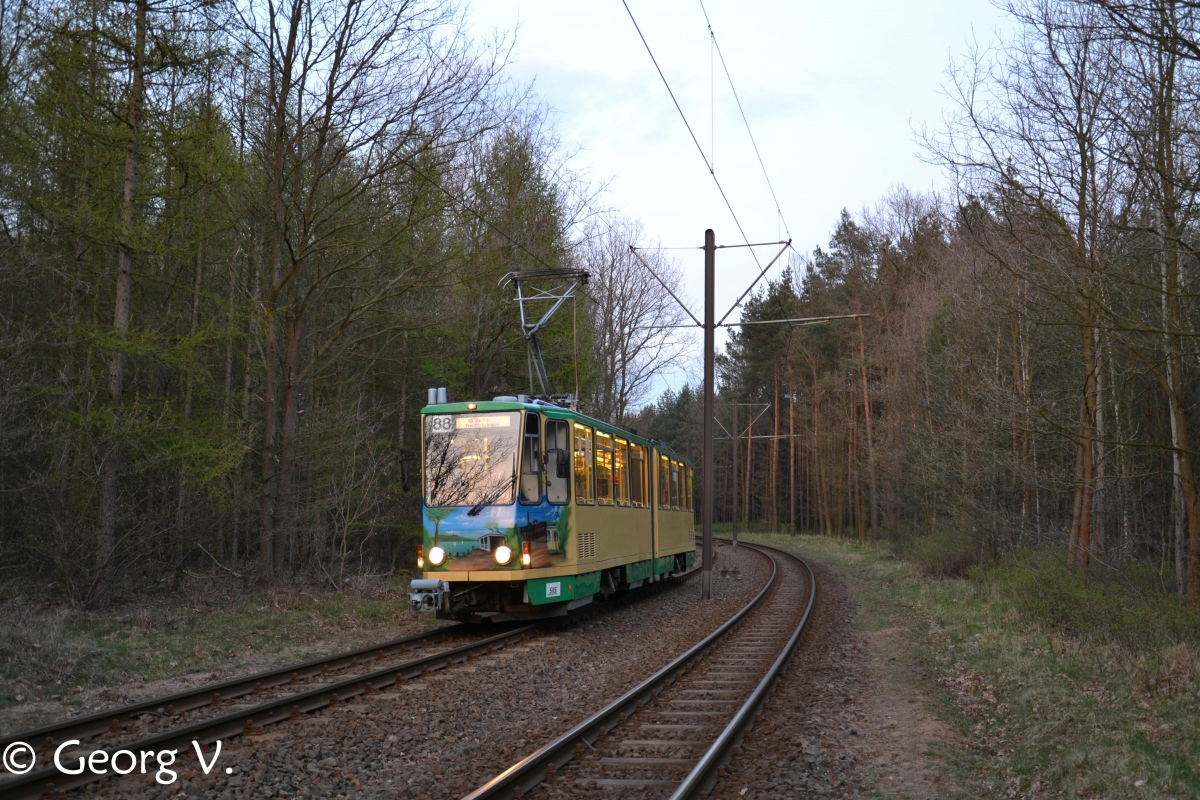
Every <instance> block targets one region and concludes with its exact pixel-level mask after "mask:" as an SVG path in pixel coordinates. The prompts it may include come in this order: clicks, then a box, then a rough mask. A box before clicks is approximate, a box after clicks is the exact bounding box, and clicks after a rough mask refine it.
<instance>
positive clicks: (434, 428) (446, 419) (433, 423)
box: [429, 414, 454, 433]
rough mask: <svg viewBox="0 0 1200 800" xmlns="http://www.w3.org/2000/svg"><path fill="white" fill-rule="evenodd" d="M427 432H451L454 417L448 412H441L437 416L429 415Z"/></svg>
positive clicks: (452, 430)
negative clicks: (441, 413)
mask: <svg viewBox="0 0 1200 800" xmlns="http://www.w3.org/2000/svg"><path fill="white" fill-rule="evenodd" d="M429 432H430V433H453V432H454V417H452V416H450V415H449V414H443V415H440V416H437V417H429Z"/></svg>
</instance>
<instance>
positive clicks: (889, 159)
mask: <svg viewBox="0 0 1200 800" xmlns="http://www.w3.org/2000/svg"><path fill="white" fill-rule="evenodd" d="M626 2H628V7H629V9H630V11H632V14H633V17H634V18H635V19H636V20H637V25H638V26H639V27H640V28H641V32H642V34H643V35H644V36H645V38H646V41H647V42H648V43H649V46H650V49H651V50H652V51H653V53H654V56H655V58H656V59H657V61H658V65H659V66H660V67H661V69H662V71H663V73H664V75H665V76H666V79H667V81H668V82H669V84H670V86H671V89H672V91H673V92H674V94H675V97H676V99H677V100H678V102H679V105H680V106H681V108H682V109H683V112H684V115H686V117H687V120H688V122H689V123H690V125H691V128H692V131H693V132H694V133H695V136H696V139H697V140H698V141H699V143H700V145H701V149H703V151H704V155H705V157H707V158H708V159H709V160H710V161H711V163H712V164H713V165H714V168H715V174H716V178H717V179H718V180H719V181H720V183H721V186H722V187H723V188H724V190H725V193H726V196H727V197H728V198H729V202H730V205H731V206H732V208H733V212H734V213H735V214H736V216H737V219H738V220H739V221H740V222H741V226H742V229H743V230H744V232H745V236H746V237H747V238H748V239H749V240H750V241H751V242H771V241H777V240H783V239H787V238H788V235H789V233H790V236H791V238H792V239H793V246H794V247H795V249H796V250H797V251H799V252H801V253H807V252H810V251H811V250H812V249H813V247H815V246H817V245H824V244H825V243H826V242H827V241H828V239H829V235H830V234H831V233H832V230H833V226H834V224H835V223H836V221H837V218H838V215H839V214H840V213H841V210H842V209H848V210H849V211H851V212H852V213H853V212H858V211H861V210H863V209H864V208H867V207H870V206H874V205H876V204H877V203H878V202H879V201H880V200H881V199H882V198H883V197H884V196H885V195H886V194H887V193H888V192H889V191H890V190H891V189H893V188H895V187H897V186H901V185H903V186H907V187H908V188H910V189H913V190H916V191H932V190H938V189H941V188H944V187H945V186H946V179H945V177H944V175H943V174H942V172H941V170H940V169H939V168H938V167H936V166H934V165H931V164H929V163H926V162H925V161H923V160H922V150H921V147H920V145H919V134H920V132H921V131H922V130H923V129H926V128H930V129H936V128H937V127H938V126H939V125H940V123H941V120H942V118H943V115H944V114H945V113H946V112H947V111H948V110H949V108H950V102H949V100H948V99H947V98H946V97H945V95H944V93H943V89H942V87H943V85H944V83H945V82H946V70H947V67H948V65H949V64H950V61H951V59H952V58H957V57H960V56H961V55H962V54H963V53H964V52H965V51H966V49H967V47H968V45H969V43H970V41H972V40H977V41H978V42H980V43H981V44H987V43H989V42H992V41H994V40H995V39H996V37H997V36H998V35H1000V33H1001V32H1002V31H1003V30H1004V29H1005V26H1006V25H1007V22H1006V20H1005V19H1004V16H1003V13H1002V12H1001V11H1000V10H998V9H997V8H996V7H995V6H994V5H992V3H991V2H989V0H907V1H906V2H896V0H842V2H829V0H819V1H818V0H792V2H787V1H786V0H758V2H733V0H704V5H703V9H706V10H707V12H708V19H709V21H710V22H711V24H712V30H713V33H714V34H715V36H716V42H717V44H718V45H719V47H720V50H721V53H722V54H723V55H724V58H725V63H726V65H727V66H728V68H729V72H730V74H731V76H732V79H733V86H734V87H735V88H736V90H737V94H738V97H740V99H741V106H742V109H743V110H744V111H745V115H746V118H747V119H748V120H749V126H750V131H751V132H752V133H753V135H754V139H755V141H756V142H757V144H758V151H759V153H761V156H762V160H763V163H764V164H765V167H766V173H767V176H768V177H769V178H770V183H771V185H772V186H773V187H774V195H775V197H777V198H778V206H777V205H776V202H775V199H774V198H773V197H772V193H771V190H770V188H769V187H768V183H767V180H766V178H764V175H763V169H762V167H760V166H759V163H758V160H757V158H756V157H755V152H754V147H753V146H752V144H751V141H750V138H749V136H748V135H747V132H746V127H745V123H744V122H743V121H742V116H741V113H740V112H739V110H738V106H737V103H736V102H735V100H734V96H733V93H732V91H731V89H730V86H729V82H728V81H727V79H726V77H725V74H724V72H723V70H722V67H721V63H720V61H719V60H718V59H717V56H716V54H715V51H714V50H713V48H712V46H711V41H710V37H709V31H708V27H707V25H706V22H705V15H704V10H703V9H702V6H701V0H654V1H653V2H651V1H650V0H626ZM469 21H470V24H471V26H472V28H473V29H474V32H475V33H476V34H477V35H479V36H486V35H489V34H491V33H492V32H496V31H498V32H501V33H504V32H509V33H512V32H514V31H515V41H516V45H515V50H514V53H513V63H512V65H511V67H510V68H509V75H510V76H511V77H512V78H513V79H515V80H517V81H521V82H527V83H532V84H533V86H534V90H535V91H536V93H537V95H538V96H539V97H540V98H541V100H542V101H543V102H544V103H545V104H547V106H548V107H549V108H550V109H551V122H552V124H553V125H554V127H555V129H556V130H557V132H558V134H559V136H560V137H561V139H562V142H563V145H564V147H565V148H567V149H568V150H570V151H572V152H574V156H573V157H572V160H571V166H572V167H573V169H575V170H576V171H577V172H580V173H582V174H584V175H586V176H587V178H588V179H590V180H591V181H592V182H594V183H597V184H599V183H603V182H607V183H608V189H607V191H606V192H605V194H604V195H603V196H602V203H603V204H604V205H605V206H607V207H609V208H611V209H613V210H615V211H617V212H619V213H620V214H622V215H624V216H627V217H631V218H636V219H639V220H640V221H641V222H642V225H643V229H644V230H645V232H646V235H647V241H646V242H644V244H645V245H646V246H655V245H662V246H673V247H681V246H682V247H692V246H694V247H699V246H701V245H702V244H703V241H704V230H705V229H706V228H712V229H713V230H714V231H715V233H716V241H717V244H718V245H721V244H726V245H734V244H741V243H743V242H744V239H743V236H742V233H741V232H739V230H738V226H737V224H736V223H735V221H734V218H733V216H731V214H730V211H729V209H727V208H726V206H725V203H724V201H723V200H722V199H721V195H720V193H719V192H718V189H717V186H716V184H715V183H714V181H713V177H712V176H711V175H710V174H709V171H708V168H707V166H705V160H704V158H702V157H701V154H700V151H699V150H698V149H697V147H696V145H695V144H694V143H693V141H692V137H691V136H690V135H689V133H688V129H687V127H685V125H684V123H683V121H682V119H681V118H680V114H679V112H678V111H677V110H676V109H675V106H674V104H673V103H672V100H671V97H670V95H669V94H668V93H667V89H666V88H665V87H664V85H663V81H662V79H660V78H659V76H658V74H657V72H656V70H655V67H654V64H653V62H652V61H651V59H650V56H649V55H648V54H647V52H646V48H645V46H644V45H643V44H642V41H641V39H640V38H639V36H638V32H637V29H635V27H634V23H633V22H632V21H631V20H630V15H629V13H627V12H626V8H625V6H624V5H623V4H622V2H621V0H592V1H591V2H564V0H474V2H472V3H471V4H470V10H469ZM777 212H779V213H777ZM777 251H778V248H771V247H763V248H757V249H756V252H757V255H758V257H759V258H760V259H761V263H762V264H763V265H765V264H766V263H767V262H768V261H769V260H770V258H771V257H772V256H773V255H774V254H775V253H776V252H777ZM671 255H673V256H675V257H676V259H677V262H678V264H679V266H680V268H681V269H682V271H683V273H684V281H685V286H686V288H687V293H688V300H689V305H690V307H691V309H692V311H693V312H694V313H695V314H696V315H697V316H701V314H702V311H703V270H704V264H703V254H702V253H701V252H699V251H698V250H697V251H686V250H683V251H678V252H673V253H672V254H671ZM786 261H787V256H786V255H785V256H784V258H781V259H780V260H779V262H777V265H776V267H775V268H773V269H772V270H771V271H770V272H769V273H768V277H777V276H778V274H779V269H780V268H781V267H782V265H783V264H784V263H785V262H786ZM716 272H717V277H716V281H717V284H716V285H717V292H716V295H717V298H718V301H717V317H718V318H720V317H721V316H722V315H723V314H724V313H725V311H726V309H728V308H729V307H730V306H732V305H733V303H734V301H735V300H736V299H737V297H738V296H739V295H741V294H742V292H743V291H744V290H745V289H746V287H747V286H749V284H750V282H751V281H753V280H754V277H755V276H756V275H757V273H758V267H757V266H756V265H755V262H754V260H753V256H752V255H751V253H750V252H749V251H748V250H747V249H744V248H743V249H736V250H725V251H718V253H717V261H716ZM736 318H737V314H736V313H735V314H734V315H733V316H732V317H731V319H736ZM720 341H721V337H718V343H719V342H720ZM695 349H696V352H697V361H696V363H693V364H691V365H690V368H691V371H692V373H691V378H692V379H693V380H695V379H696V378H697V377H699V376H698V375H697V374H696V371H697V369H698V358H699V347H698V346H697V348H695ZM686 379H687V376H686V375H685V373H684V372H683V371H680V372H678V373H677V374H675V375H666V374H664V375H663V376H662V378H661V380H660V385H659V386H658V387H656V389H657V391H661V389H662V388H664V387H666V386H670V387H672V388H678V387H679V386H680V385H681V384H682V382H683V381H684V380H686Z"/></svg>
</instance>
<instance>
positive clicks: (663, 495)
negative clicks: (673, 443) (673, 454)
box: [658, 453, 671, 508]
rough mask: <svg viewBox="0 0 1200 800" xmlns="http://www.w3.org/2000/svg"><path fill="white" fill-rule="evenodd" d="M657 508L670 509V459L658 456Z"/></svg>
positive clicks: (661, 455)
mask: <svg viewBox="0 0 1200 800" xmlns="http://www.w3.org/2000/svg"><path fill="white" fill-rule="evenodd" d="M658 507H659V508H670V507H671V459H669V458H667V457H666V456H664V455H663V454H662V453H659V455H658Z"/></svg>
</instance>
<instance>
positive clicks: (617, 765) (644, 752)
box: [464, 544, 817, 800]
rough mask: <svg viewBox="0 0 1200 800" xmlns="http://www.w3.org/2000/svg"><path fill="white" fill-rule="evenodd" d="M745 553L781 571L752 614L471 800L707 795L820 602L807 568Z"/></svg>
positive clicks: (788, 559) (774, 553)
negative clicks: (540, 795) (530, 795)
mask: <svg viewBox="0 0 1200 800" xmlns="http://www.w3.org/2000/svg"><path fill="white" fill-rule="evenodd" d="M742 546H743V547H748V548H750V549H753V550H756V551H758V552H760V553H763V554H764V555H766V556H767V557H768V558H770V559H771V561H772V563H773V564H774V570H773V573H772V576H771V579H770V580H769V581H768V583H767V585H766V586H765V587H764V588H763V590H762V591H761V592H760V593H759V594H758V595H756V596H755V598H754V599H753V600H752V601H751V602H750V603H749V604H747V605H746V606H745V607H744V608H743V609H742V610H740V611H739V612H738V613H737V614H736V615H735V616H734V617H733V618H732V619H730V620H729V621H728V622H726V623H725V624H724V625H722V626H721V627H720V628H718V629H717V630H716V631H714V632H713V633H712V634H711V635H709V636H708V637H706V638H705V639H704V640H702V641H701V642H699V643H698V644H696V645H695V646H693V647H692V648H691V649H689V650H688V651H687V652H686V653H684V654H683V655H682V656H680V657H679V658H677V659H676V660H675V661H673V662H671V663H670V664H668V665H667V666H666V667H664V668H663V669H661V670H659V671H658V672H657V673H655V674H654V675H652V676H651V677H650V678H648V679H647V680H645V681H643V682H642V683H641V684H639V685H638V686H636V687H634V688H633V689H632V690H630V691H629V692H627V693H626V694H624V695H623V696H622V697H620V698H619V699H617V700H616V701H614V702H613V703H611V704H609V705H608V706H606V707H605V708H603V709H601V710H600V711H598V712H596V713H595V714H593V715H592V716H591V717H589V718H588V719H586V720H584V721H583V722H582V723H580V724H579V725H577V726H576V727H575V728H572V729H571V730H570V731H568V732H566V733H565V734H563V735H562V736H560V737H558V738H557V739H555V740H554V741H552V742H551V743H549V744H547V745H546V746H544V747H542V748H541V749H539V750H538V751H537V752H535V753H533V754H531V755H530V756H528V757H526V758H525V759H523V760H521V761H520V762H518V763H516V764H514V765H513V766H511V767H509V768H508V769H507V770H505V771H504V772H502V773H501V774H499V775H497V776H496V777H495V778H493V779H492V780H490V781H488V782H487V783H486V784H484V785H483V786H480V787H479V788H478V789H476V790H475V791H473V792H471V793H470V794H469V795H467V796H466V798H464V800H484V798H496V797H504V798H509V797H515V796H521V795H523V794H525V793H528V792H530V791H532V790H534V789H535V788H537V787H539V784H542V785H543V786H542V787H541V788H544V789H545V793H546V794H554V795H556V796H569V797H586V796H588V795H590V794H595V795H596V796H603V795H605V794H607V793H608V792H610V791H612V790H616V791H618V792H620V794H621V796H622V797H647V798H649V797H670V798H672V800H676V799H680V800H681V799H682V798H697V797H701V796H702V795H703V793H705V792H707V791H709V790H710V789H711V787H712V785H713V784H714V783H715V781H716V780H717V778H718V777H719V775H720V773H721V772H722V771H723V767H724V766H725V764H726V763H728V762H729V760H730V759H731V758H732V757H733V756H734V755H735V753H736V748H737V746H738V745H739V743H740V741H741V737H742V735H743V734H744V733H745V732H746V731H747V730H749V728H750V727H751V726H752V725H753V722H754V719H755V717H756V716H757V714H758V711H759V709H760V708H761V707H762V704H763V703H764V702H765V701H766V699H767V697H768V696H769V694H770V692H771V689H772V687H773V686H774V685H775V681H776V680H777V679H778V677H779V674H780V672H781V671H782V669H783V667H784V666H785V665H786V663H787V661H788V659H789V658H790V656H791V654H792V652H793V651H794V650H795V648H796V646H797V645H798V643H799V641H800V638H801V637H802V636H803V633H804V630H805V628H806V627H807V625H808V621H809V619H810V617H811V615H812V609H813V606H814V604H815V601H816V592H817V588H816V579H815V577H814V575H813V573H812V570H811V569H810V568H809V566H808V565H807V564H806V563H804V561H803V560H801V559H800V558H798V557H796V556H794V555H792V554H790V553H787V552H786V551H783V550H778V549H776V548H772V547H767V546H765V545H746V544H743V545H742ZM539 793H540V792H539ZM608 796H611V795H610V794H609V795H608Z"/></svg>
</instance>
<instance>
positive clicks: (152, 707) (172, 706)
mask: <svg viewBox="0 0 1200 800" xmlns="http://www.w3.org/2000/svg"><path fill="white" fill-rule="evenodd" d="M465 627H467V626H465V625H448V626H446V627H444V628H439V629H437V630H432V631H426V632H425V633H418V634H414V635H412V636H404V637H401V638H399V639H393V640H392V641H390V642H384V643H383V644H376V645H368V646H366V647H360V648H358V649H356V650H348V651H346V652H344V653H335V654H333V655H329V656H324V657H322V658H315V659H312V660H311V661H305V662H302V663H300V664H293V665H291V666H287V667H280V668H279V669H271V670H267V671H265V672H258V673H255V674H253V675H247V676H244V677H240V678H230V679H229V680H225V681H221V682H220V683H210V684H205V685H204V686H198V687H196V688H195V689H186V690H184V691H182V692H176V693H175V694H170V695H164V696H162V697H154V698H151V699H149V700H142V701H139V702H137V703H131V704H129V705H124V706H117V707H115V708H110V709H106V710H104V711H97V712H95V713H93V714H87V715H86V716H80V717H71V718H69V719H65V720H61V721H59V722H52V723H50V724H49V725H43V726H41V727H37V728H31V729H29V730H25V731H19V732H17V733H13V734H4V735H3V736H0V748H4V747H7V746H8V745H9V744H11V743H12V742H18V741H20V742H31V743H33V742H36V743H37V745H38V746H41V745H45V744H53V743H54V742H64V741H68V740H70V739H84V738H89V737H92V736H97V735H99V734H102V733H104V732H106V731H108V730H111V729H112V727H113V725H114V724H117V725H120V724H124V723H126V722H134V721H136V720H137V718H138V717H139V716H141V715H143V714H147V713H149V714H163V713H166V714H168V715H171V714H177V713H180V712H183V711H191V710H193V709H197V708H203V707H204V706H207V705H210V704H211V703H212V702H213V701H214V699H215V700H217V701H223V700H232V699H236V698H239V697H244V696H245V695H248V694H253V693H255V692H256V691H260V690H262V689H273V688H275V687H278V686H286V685H288V684H289V683H294V682H296V681H298V680H303V679H305V678H310V677H313V676H315V675H323V674H325V673H326V672H328V671H329V670H334V669H344V668H346V667H357V666H359V665H360V663H361V662H364V661H373V660H375V659H377V658H382V657H385V656H390V655H395V654H397V653H401V652H403V651H404V650H405V649H407V648H409V647H412V646H414V645H419V644H422V643H424V642H426V641H429V640H433V639H439V638H441V639H445V638H447V637H449V636H453V635H456V634H458V633H462V632H463V629H464V628H465Z"/></svg>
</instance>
